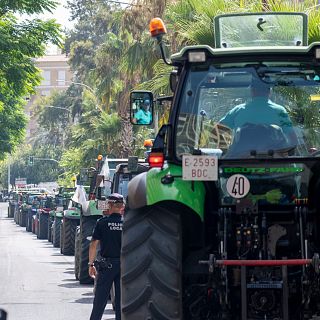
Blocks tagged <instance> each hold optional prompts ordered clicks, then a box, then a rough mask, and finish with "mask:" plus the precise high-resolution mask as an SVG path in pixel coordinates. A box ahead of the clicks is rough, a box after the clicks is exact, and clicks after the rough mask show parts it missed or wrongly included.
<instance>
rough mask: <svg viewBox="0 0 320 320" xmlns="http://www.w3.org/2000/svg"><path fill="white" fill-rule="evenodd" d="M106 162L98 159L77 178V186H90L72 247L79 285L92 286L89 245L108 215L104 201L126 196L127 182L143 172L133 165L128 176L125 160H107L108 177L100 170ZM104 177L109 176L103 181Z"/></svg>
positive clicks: (139, 167) (139, 166)
mask: <svg viewBox="0 0 320 320" xmlns="http://www.w3.org/2000/svg"><path fill="white" fill-rule="evenodd" d="M106 159H107V158H106ZM106 159H103V158H102V157H98V159H97V161H96V165H95V167H94V168H90V169H84V170H83V171H82V173H81V174H80V180H81V181H80V182H79V183H80V184H85V183H89V185H90V187H89V201H88V205H87V206H86V208H84V207H82V210H81V217H80V226H79V227H78V229H77V234H76V243H75V247H76V250H75V277H76V279H77V280H79V281H80V283H81V284H87V283H93V280H92V278H90V277H89V275H88V261H89V245H90V240H91V236H92V232H93V229H94V227H95V225H96V221H97V220H98V219H100V218H101V217H102V216H103V215H105V214H108V212H107V206H106V200H105V199H106V197H107V196H108V195H109V194H110V193H111V192H119V193H121V194H124V195H126V192H127V191H126V190H127V184H128V182H129V179H131V178H132V177H133V176H135V175H136V174H137V173H138V171H139V173H140V172H142V169H141V165H140V164H139V165H138V164H136V169H134V170H135V172H128V169H127V167H128V159H108V160H107V161H108V169H109V173H104V172H103V170H102V169H103V166H104V162H105V161H106ZM132 159H133V158H132ZM134 159H136V158H134ZM136 160H137V159H136ZM144 168H145V167H144ZM104 174H107V175H108V176H106V177H105V176H104ZM102 181H103V182H104V183H103V182H102ZM111 182H112V183H111ZM102 185H103V186H102Z"/></svg>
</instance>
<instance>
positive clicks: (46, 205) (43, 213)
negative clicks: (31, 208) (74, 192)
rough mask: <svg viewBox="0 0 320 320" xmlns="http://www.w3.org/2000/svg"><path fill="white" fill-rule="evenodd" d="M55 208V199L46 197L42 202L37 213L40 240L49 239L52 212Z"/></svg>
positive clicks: (37, 232)
mask: <svg viewBox="0 0 320 320" xmlns="http://www.w3.org/2000/svg"><path fill="white" fill-rule="evenodd" d="M53 207H54V198H53V197H52V196H51V195H46V196H44V197H43V198H42V199H41V200H40V208H39V209H38V211H37V215H36V216H37V229H36V234H37V238H38V239H47V238H48V232H49V219H50V212H51V211H52V209H53Z"/></svg>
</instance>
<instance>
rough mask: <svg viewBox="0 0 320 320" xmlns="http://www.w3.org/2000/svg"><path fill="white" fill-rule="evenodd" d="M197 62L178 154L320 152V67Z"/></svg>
mask: <svg viewBox="0 0 320 320" xmlns="http://www.w3.org/2000/svg"><path fill="white" fill-rule="evenodd" d="M243 65H244V66H242V65H239V66H237V67H235V66H228V65H214V66H213V65H207V66H200V67H198V66H197V67H196V66H194V67H192V68H191V69H190V71H189V74H188V76H187V79H186V81H185V84H184V91H183V95H182V99H181V103H180V109H179V116H178V126H177V130H176V154H177V156H178V157H179V158H181V157H182V155H183V154H193V153H195V151H197V152H199V151H201V153H202V154H213V155H217V156H219V157H223V158H226V159H228V158H233V159H234V158H247V157H255V156H260V157H264V156H268V157H270V156H272V157H289V156H308V155H315V153H317V152H318V150H319V153H320V130H319V128H320V113H319V111H320V90H319V82H320V70H315V69H312V68H309V67H308V66H303V65H301V64H299V65H292V66H280V65H279V64H277V63H273V64H271V63H261V64H259V65H253V64H249V63H247V64H243Z"/></svg>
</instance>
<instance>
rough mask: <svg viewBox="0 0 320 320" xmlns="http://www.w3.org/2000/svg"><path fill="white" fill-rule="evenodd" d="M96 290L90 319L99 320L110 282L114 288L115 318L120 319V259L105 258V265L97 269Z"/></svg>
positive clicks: (107, 296) (105, 302) (106, 300)
mask: <svg viewBox="0 0 320 320" xmlns="http://www.w3.org/2000/svg"><path fill="white" fill-rule="evenodd" d="M98 273H99V276H98V278H97V284H96V292H95V296H94V300H93V308H92V313H91V317H90V320H101V318H102V316H103V313H104V309H105V307H106V305H107V302H108V298H109V294H110V290H111V287H112V283H113V282H114V290H115V309H116V310H115V311H116V320H121V310H120V259H118V258H107V259H106V266H105V267H103V268H102V269H99V271H98Z"/></svg>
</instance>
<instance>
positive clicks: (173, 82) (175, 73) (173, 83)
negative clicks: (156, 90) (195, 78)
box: [169, 70, 179, 92]
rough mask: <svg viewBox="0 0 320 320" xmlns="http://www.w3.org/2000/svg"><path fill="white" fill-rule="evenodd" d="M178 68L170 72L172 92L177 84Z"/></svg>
mask: <svg viewBox="0 0 320 320" xmlns="http://www.w3.org/2000/svg"><path fill="white" fill-rule="evenodd" d="M178 79H179V76H178V70H172V71H171V73H170V79H169V80H170V89H171V91H172V92H175V91H176V89H177V85H178Z"/></svg>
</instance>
